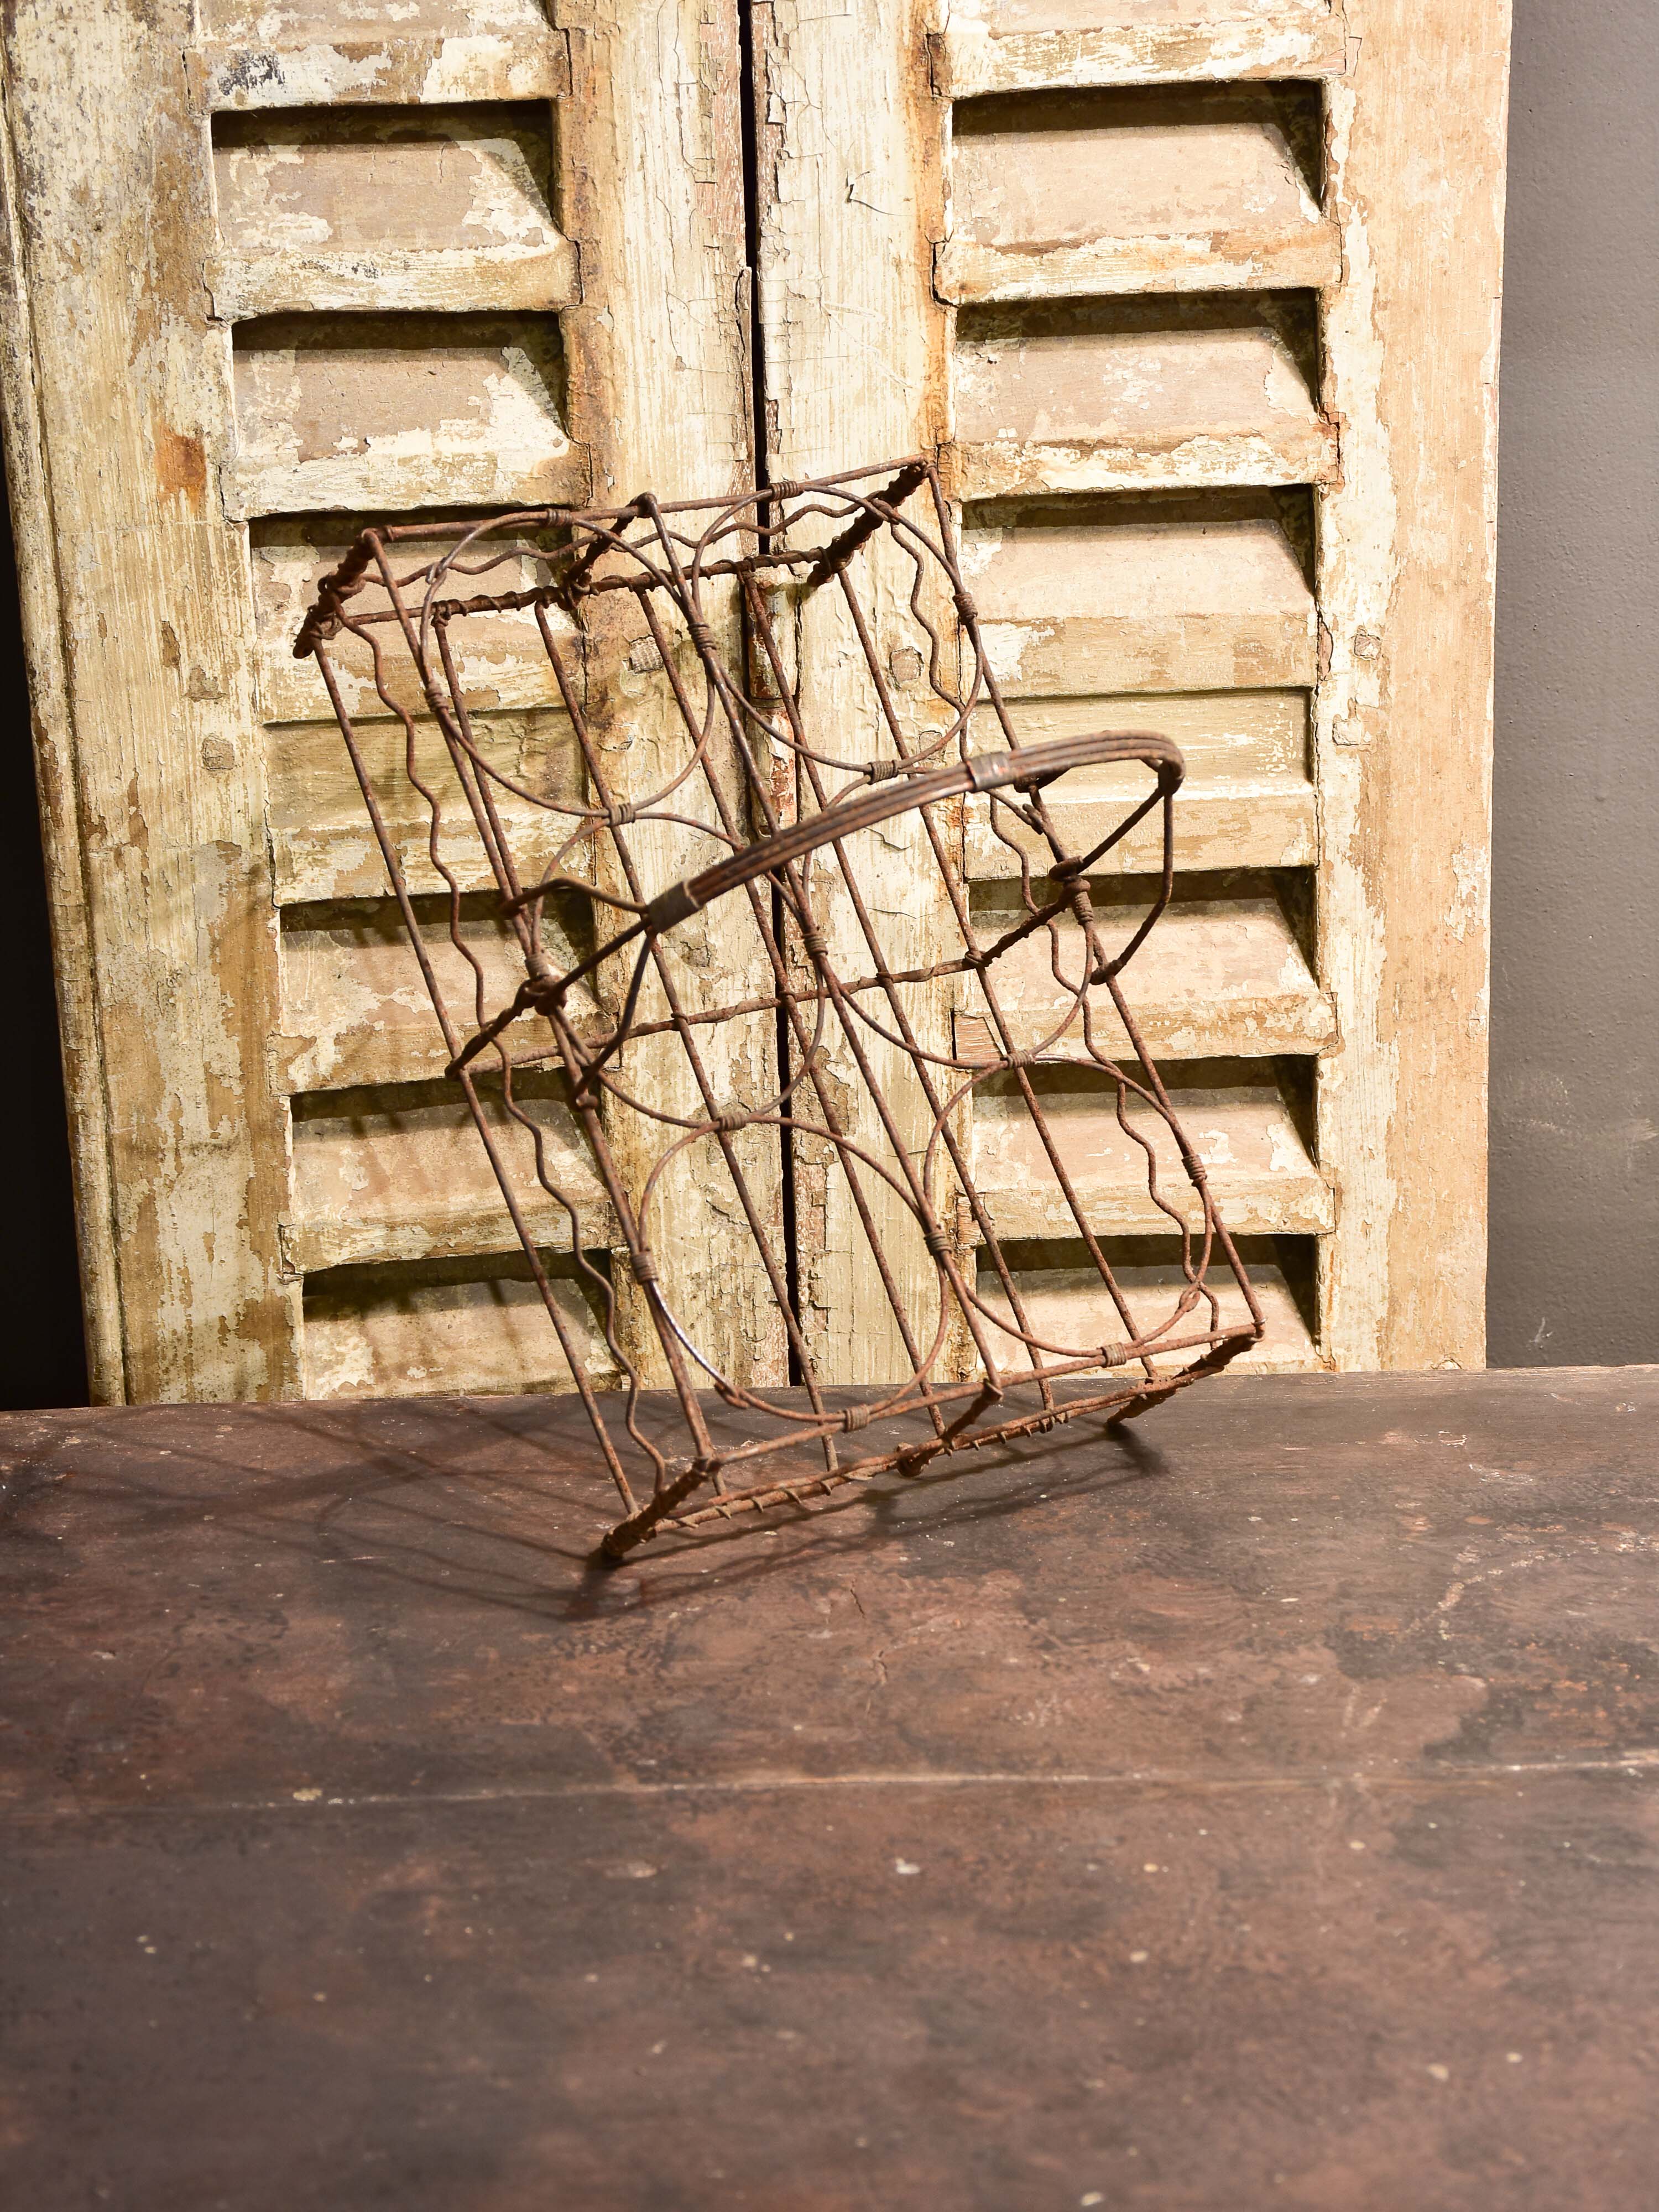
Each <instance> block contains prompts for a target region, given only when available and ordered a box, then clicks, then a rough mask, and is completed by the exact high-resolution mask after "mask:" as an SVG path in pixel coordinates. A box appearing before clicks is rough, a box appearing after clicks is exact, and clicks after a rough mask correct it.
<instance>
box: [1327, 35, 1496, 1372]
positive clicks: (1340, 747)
mask: <svg viewBox="0 0 1659 2212" xmlns="http://www.w3.org/2000/svg"><path fill="white" fill-rule="evenodd" d="M1509 24H1510V9H1509V5H1508V0H1482V4H1481V5H1480V6H1478V7H1454V6H1451V5H1449V4H1443V5H1437V6H1435V7H1432V8H1428V9H1425V8H1424V7H1422V6H1421V5H1409V4H1406V0H1383V4H1377V0H1356V4H1354V5H1352V6H1351V7H1350V9H1349V25H1350V28H1351V29H1352V32H1353V33H1354V35H1355V36H1356V37H1357V38H1358V40H1359V46H1358V53H1357V59H1356V61H1355V64H1354V68H1353V71H1352V75H1351V76H1348V77H1346V78H1345V79H1343V80H1342V81H1341V82H1338V83H1335V84H1334V85H1333V86H1332V88H1331V93H1330V148H1331V155H1330V158H1331V200H1332V205H1333V208H1334V213H1335V216H1336V219H1337V220H1338V221H1339V222H1340V224H1341V226H1342V231H1343V240H1344V246H1343V253H1344V264H1345V268H1346V281H1345V283H1344V284H1343V287H1342V289H1341V290H1340V292H1338V293H1336V294H1334V295H1333V296H1332V297H1331V298H1330V299H1329V300H1328V301H1327V303H1326V310H1325V315H1326V343H1327V358H1328V379H1329V384H1328V402H1327V404H1328V406H1329V407H1330V409H1331V411H1332V412H1333V413H1334V415H1335V416H1337V417H1338V419H1339V420H1340V422H1341V423H1342V426H1343V476H1344V482H1343V484H1342V486H1341V488H1340V489H1337V490H1333V491H1332V492H1329V493H1328V494H1327V495H1325V498H1324V502H1323V512H1322V541H1321V542H1322V555H1321V574H1320V600H1321V606H1322V612H1323V616H1324V621H1325V623H1326V627H1327V629H1328V635H1329V637H1330V641H1331V643H1330V671H1329V674H1328V678H1327V679H1326V681H1325V682H1324V683H1323V684H1322V685H1321V688H1320V698H1319V710H1318V712H1319V721H1318V762H1319V779H1320V804H1321V811H1322V822H1323V836H1324V842H1325V849H1326V854H1327V861H1326V869H1325V872H1324V875H1323V877H1322V883H1321V899H1320V908H1319V931H1320V948H1319V957H1320V964H1321V969H1322V974H1323V975H1324V976H1325V978H1326V980H1327V981H1328V986H1329V988H1330V990H1331V993H1332V995H1333V997H1334V1000H1335V1004H1336V1007H1337V1015H1338V1020H1339V1023H1340V1027H1341V1031H1342V1036H1343V1049H1342V1051H1341V1053H1340V1054H1339V1055H1334V1056H1332V1057H1331V1058H1330V1059H1328V1060H1327V1061H1325V1062H1324V1063H1323V1064H1322V1079H1321V1091H1320V1103H1319V1119H1320V1127H1321V1133H1322V1145H1323V1146H1324V1149H1325V1152H1326V1155H1327V1157H1328V1158H1329V1159H1330V1160H1331V1162H1332V1163H1333V1164H1334V1167H1335V1170H1336V1171H1337V1173H1338V1174H1339V1176H1340V1179H1341V1182H1342V1187H1343V1191H1344V1200H1343V1215H1342V1220H1343V1231H1342V1235H1341V1236H1340V1237H1339V1238H1338V1239H1336V1240H1335V1241H1334V1242H1333V1243H1332V1244H1331V1245H1330V1246H1329V1247H1328V1253H1327V1276H1326V1283H1325V1296H1326V1299H1327V1302H1328V1303H1327V1310H1326V1318H1325V1326H1326V1328H1327V1329H1328V1333H1329V1340H1330V1342H1331V1345H1332V1347H1333V1352H1334V1356H1335V1357H1336V1358H1338V1359H1339V1360H1340V1363H1341V1364H1343V1365H1344V1366H1346V1367H1370V1366H1374V1365H1375V1366H1384V1367H1431V1366H1439V1365H1451V1366H1464V1367H1477V1366H1480V1364H1482V1363H1483V1361H1484V1359H1485V1357H1486V1320H1485V1308H1486V985H1487V958H1488V884H1489V872H1490V854H1491V775H1492V578H1493V572H1494V561H1495V545H1496V495H1497V468H1496V463H1497V435H1498V313H1499V304H1500V298H1501V269H1502V245H1503V218H1504V128H1505V117H1506V105H1505V102H1506V88H1507V82H1508V78H1507V71H1508V62H1509Z"/></svg>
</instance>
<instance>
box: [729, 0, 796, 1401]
mask: <svg viewBox="0 0 1659 2212" xmlns="http://www.w3.org/2000/svg"><path fill="white" fill-rule="evenodd" d="M755 6H756V0H738V73H739V98H740V100H741V105H742V111H743V120H742V141H743V258H744V305H745V307H746V309H747V312H748V329H747V331H745V333H744V336H745V339H746V342H747V345H748V352H749V422H750V445H751V447H752V450H753V462H754V471H755V482H756V483H757V485H765V484H768V483H770V482H771V477H770V475H769V471H768V468H767V451H766V333H765V330H764V328H763V324H762V319H761V291H760V259H761V192H760V106H759V102H760V72H759V70H757V66H756V62H755ZM743 649H744V661H745V665H750V656H751V653H752V647H751V643H750V637H749V624H748V618H747V616H746V614H745V616H744V641H743ZM772 935H773V939H774V940H775V943H776V944H777V945H780V946H781V945H783V942H784V910H783V894H782V892H781V890H779V889H778V887H777V886H776V884H774V885H773V887H772ZM776 1052H777V1065H778V1088H779V1090H780V1091H787V1087H788V1083H789V1078H790V1073H791V1053H790V1042H789V1024H788V1018H787V1016H786V1014H785V1012H784V1010H783V1008H782V1006H779V1008H778V1012H777V1027H776ZM781 1110H782V1112H783V1114H784V1115H786V1116H787V1113H788V1110H789V1108H788V1101H787V1099H786V1100H785V1103H784V1105H783V1108H782V1109H781ZM778 1170H779V1180H780V1182H781V1206H782V1212H783V1264H784V1283H785V1287H786V1288H787V1291H788V1294H789V1310H790V1311H791V1313H792V1314H793V1316H794V1318H795V1321H796V1322H797V1324H799V1321H800V1240H799V1236H798V1234H797V1225H796V1220H795V1152H794V1146H793V1144H792V1143H791V1141H790V1133H789V1131H788V1130H787V1128H784V1129H780V1130H779V1131H778ZM789 1380H790V1383H791V1384H792V1385H794V1386H799V1384H800V1383H803V1382H804V1381H805V1374H804V1372H803V1370H802V1368H801V1362H800V1354H799V1352H798V1351H797V1350H796V1348H795V1343H794V1340H793V1338H792V1339H791V1340H790V1343H789Z"/></svg>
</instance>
